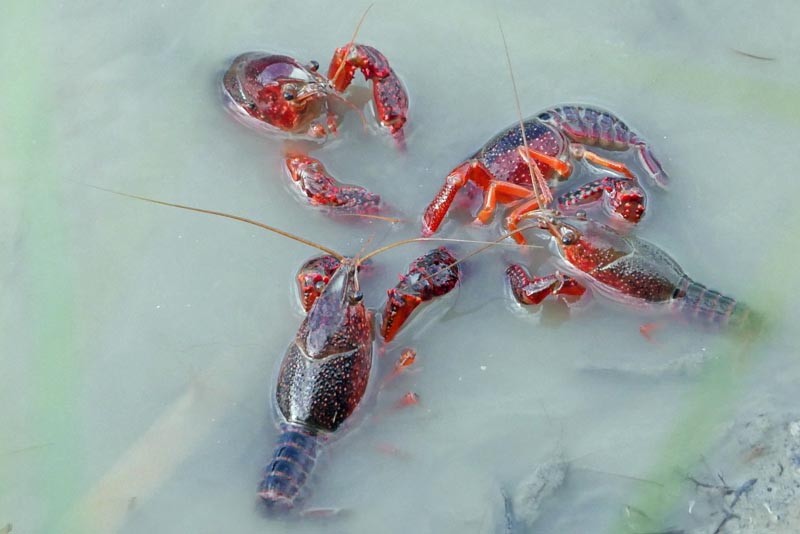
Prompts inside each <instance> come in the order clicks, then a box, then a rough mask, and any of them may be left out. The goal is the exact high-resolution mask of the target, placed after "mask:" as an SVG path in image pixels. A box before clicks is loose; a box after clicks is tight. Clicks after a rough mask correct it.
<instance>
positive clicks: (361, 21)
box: [331, 2, 375, 127]
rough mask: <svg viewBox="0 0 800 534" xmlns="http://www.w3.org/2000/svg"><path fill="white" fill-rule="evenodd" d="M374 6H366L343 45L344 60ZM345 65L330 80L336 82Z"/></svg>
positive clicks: (342, 63) (342, 64) (343, 63)
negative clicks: (350, 35) (349, 37)
mask: <svg viewBox="0 0 800 534" xmlns="http://www.w3.org/2000/svg"><path fill="white" fill-rule="evenodd" d="M374 5H375V2H372V3H371V4H370V5H368V6H367V9H365V10H364V13H363V14H362V15H361V18H360V19H359V21H358V24H356V29H355V31H354V32H353V37H352V38H351V39H350V42H349V43H347V44H346V45H345V47H344V57H345V59H347V56H348V55H350V49H351V48H353V45H354V44H355V42H356V37H357V36H358V32H359V30H361V25H362V24H363V23H364V19H365V18H367V13H369V10H370V9H372V6H374ZM345 63H347V61H342V62H341V63H340V64H339V68H338V69H336V72H335V73H334V75H333V77H332V78H331V79H333V80H337V79H338V78H339V75H340V74H341V73H342V69H343V68H344V66H345ZM365 127H366V125H365Z"/></svg>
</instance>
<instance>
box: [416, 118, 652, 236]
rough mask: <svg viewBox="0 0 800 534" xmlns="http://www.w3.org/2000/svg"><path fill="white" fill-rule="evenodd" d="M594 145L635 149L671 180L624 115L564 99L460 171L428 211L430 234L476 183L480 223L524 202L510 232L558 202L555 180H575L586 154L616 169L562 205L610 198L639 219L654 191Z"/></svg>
mask: <svg viewBox="0 0 800 534" xmlns="http://www.w3.org/2000/svg"><path fill="white" fill-rule="evenodd" d="M586 146H593V147H598V148H601V149H605V150H610V151H625V150H634V151H635V152H636V153H637V154H638V158H639V161H640V162H641V164H642V166H643V167H644V169H645V171H646V174H647V175H648V177H649V179H650V180H651V181H652V182H654V183H655V184H657V185H658V186H660V187H666V185H667V175H666V173H665V172H664V170H663V169H662V167H661V164H660V163H659V161H658V159H656V157H655V155H654V154H653V151H652V150H651V149H650V146H649V145H648V144H647V143H646V142H645V141H644V140H643V139H642V138H641V137H640V136H639V135H638V134H637V133H635V132H634V131H633V130H631V129H630V128H629V127H628V126H627V125H626V124H625V123H624V122H623V121H622V120H621V119H619V118H618V117H616V116H615V115H614V114H612V113H611V112H609V111H604V110H600V109H597V108H593V107H588V106H579V105H562V106H558V107H554V108H552V109H548V110H546V111H542V112H540V113H538V114H537V115H535V116H533V117H530V118H528V119H525V120H524V121H521V124H520V123H517V124H515V125H512V126H509V127H508V128H506V129H505V130H503V131H501V132H500V133H498V134H497V135H495V136H494V137H493V138H492V139H490V140H489V141H488V142H487V143H486V144H485V145H483V147H481V148H480V149H479V150H478V151H477V152H476V153H475V154H473V155H472V156H471V157H470V158H469V159H467V161H465V162H464V163H461V164H460V165H458V166H457V167H456V168H455V169H453V170H452V171H451V172H450V174H449V175H448V176H447V179H446V180H445V183H444V185H443V186H442V188H441V189H440V190H439V192H438V193H437V194H436V196H435V198H434V199H433V201H431V203H430V204H429V205H428V207H427V209H426V210H425V213H424V215H423V222H422V234H423V235H425V236H428V235H431V234H433V233H434V232H436V230H437V229H438V228H439V226H440V225H441V223H442V219H444V216H445V214H446V213H447V211H448V209H449V208H450V205H451V204H452V202H453V199H454V198H455V195H456V193H457V192H458V191H459V190H460V189H461V188H462V187H464V186H465V185H466V184H467V183H469V182H471V183H472V184H473V185H475V186H477V187H478V188H480V189H481V190H483V192H484V196H483V206H482V208H481V210H480V211H479V212H478V215H477V219H476V220H477V221H478V222H480V223H486V222H488V221H489V220H490V219H491V217H492V214H493V213H494V210H495V206H496V204H497V202H501V203H511V202H516V201H522V202H521V203H520V204H519V205H517V206H516V207H515V208H514V209H513V210H512V212H511V213H510V214H509V215H508V217H507V218H506V224H507V226H508V230H509V231H510V232H513V231H514V230H516V228H517V224H518V223H519V221H520V219H521V218H522V216H523V215H524V214H525V213H527V212H530V211H532V210H536V209H540V208H545V207H549V206H548V204H550V203H551V202H553V198H552V196H550V193H549V190H550V185H549V184H550V183H552V182H553V181H554V180H556V179H560V180H565V179H567V178H569V177H570V175H571V174H572V173H573V170H574V163H573V161H575V160H580V159H584V160H586V161H589V162H591V163H592V164H594V165H596V166H598V167H602V168H605V169H608V170H611V171H614V173H615V175H614V176H606V177H604V178H601V179H597V180H594V181H592V182H590V183H587V184H585V185H582V186H580V187H578V188H576V189H573V190H571V191H568V192H566V193H564V194H562V195H561V196H560V197H559V198H558V199H557V200H556V207H557V208H558V209H559V210H572V209H579V208H580V207H583V206H586V205H587V204H589V203H593V202H598V201H600V200H603V201H604V204H605V208H606V210H607V211H609V212H610V213H611V214H612V215H613V216H615V217H618V218H621V219H624V220H626V221H628V222H631V223H636V222H638V221H639V219H641V217H642V216H643V215H644V212H645V209H646V196H645V192H644V190H643V189H642V188H641V187H640V185H639V181H638V180H637V178H636V176H635V175H634V174H633V173H632V172H631V171H630V170H629V169H628V167H627V166H626V165H625V164H623V163H621V162H617V161H613V160H609V159H606V158H604V157H602V156H600V155H598V154H595V153H594V152H590V151H589V150H587V149H586ZM534 179H535V180H536V182H537V184H538V186H539V189H540V190H541V191H542V192H543V194H542V198H541V199H539V198H536V196H535V195H534V194H533V187H534V183H533V180H534ZM512 235H513V237H514V239H515V240H516V241H517V242H519V243H520V244H524V243H525V238H524V237H523V236H522V235H521V234H520V233H514V234H512Z"/></svg>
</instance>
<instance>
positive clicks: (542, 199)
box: [495, 13, 553, 206]
mask: <svg viewBox="0 0 800 534" xmlns="http://www.w3.org/2000/svg"><path fill="white" fill-rule="evenodd" d="M495 15H496V16H497V27H498V28H500V36H501V37H502V38H503V48H504V49H505V52H506V62H507V63H508V73H509V75H510V77H511V87H512V88H513V89H514V102H515V103H516V105H517V116H518V117H519V130H520V133H521V134H522V143H523V145H524V146H525V148H529V147H528V137H527V135H526V134H525V120H524V119H523V118H522V106H521V105H520V103H519V91H518V90H517V80H516V78H515V77H514V68H513V67H512V66H511V53H510V52H509V51H508V41H507V40H506V33H505V31H503V25H502V24H501V23H500V15H499V14H497V13H495ZM525 162H526V163H527V164H528V171H529V172H530V173H531V184H532V186H533V195H534V196H535V197H536V201H537V202H538V203H539V206H543V205H547V204H549V202H550V201H549V200H548V199H550V200H552V198H553V195H552V194H551V193H550V187H549V186H548V185H547V181H546V180H545V179H544V175H543V174H542V171H541V169H540V168H539V165H538V164H537V163H536V162H535V161H532V160H531V159H530V158H525ZM534 167H535V168H534ZM539 187H541V188H542V191H541V192H540V191H539Z"/></svg>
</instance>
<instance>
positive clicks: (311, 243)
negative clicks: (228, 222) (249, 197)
mask: <svg viewBox="0 0 800 534" xmlns="http://www.w3.org/2000/svg"><path fill="white" fill-rule="evenodd" d="M84 185H86V186H87V187H91V188H92V189H98V190H100V191H105V192H107V193H112V194H114V195H119V196H121V197H128V198H133V199H136V200H143V201H144V202H150V203H152V204H160V205H162V206H169V207H171V208H179V209H182V210H188V211H196V212H197V213H205V214H207V215H215V216H217V217H225V218H226V219H233V220H235V221H240V222H243V223H247V224H251V225H253V226H257V227H259V228H261V229H263V230H268V231H270V232H273V233H276V234H278V235H282V236H283V237H288V238H289V239H292V240H294V241H297V242H299V243H303V244H304V245H308V246H310V247H313V248H316V249H318V250H321V251H322V252H325V253H326V254H330V255H331V256H334V257H335V258H336V259H338V260H339V261H342V260H344V255H343V254H339V253H338V252H336V251H335V250H332V249H329V248H328V247H325V246H322V245H320V244H319V243H315V242H314V241H311V240H310V239H306V238H305V237H300V236H299V235H295V234H293V233H291V232H287V231H286V230H281V229H280V228H276V227H274V226H270V225H268V224H266V223H262V222H259V221H255V220H253V219H248V218H247V217H241V216H239V215H233V214H232V213H226V212H224V211H215V210H207V209H203V208H195V207H193V206H186V205H184V204H176V203H174V202H166V201H164V200H156V199H154V198H148V197H143V196H139V195H132V194H130V193H123V192H121V191H114V190H113V189H106V188H105V187H99V186H96V185H89V184H84Z"/></svg>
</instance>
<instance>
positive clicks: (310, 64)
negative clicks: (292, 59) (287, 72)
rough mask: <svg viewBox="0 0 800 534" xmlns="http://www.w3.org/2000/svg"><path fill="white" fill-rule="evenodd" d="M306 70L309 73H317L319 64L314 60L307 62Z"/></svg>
mask: <svg viewBox="0 0 800 534" xmlns="http://www.w3.org/2000/svg"><path fill="white" fill-rule="evenodd" d="M308 70H310V71H311V72H317V71H318V70H319V62H318V61H317V60H315V59H312V60H311V61H309V62H308Z"/></svg>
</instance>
